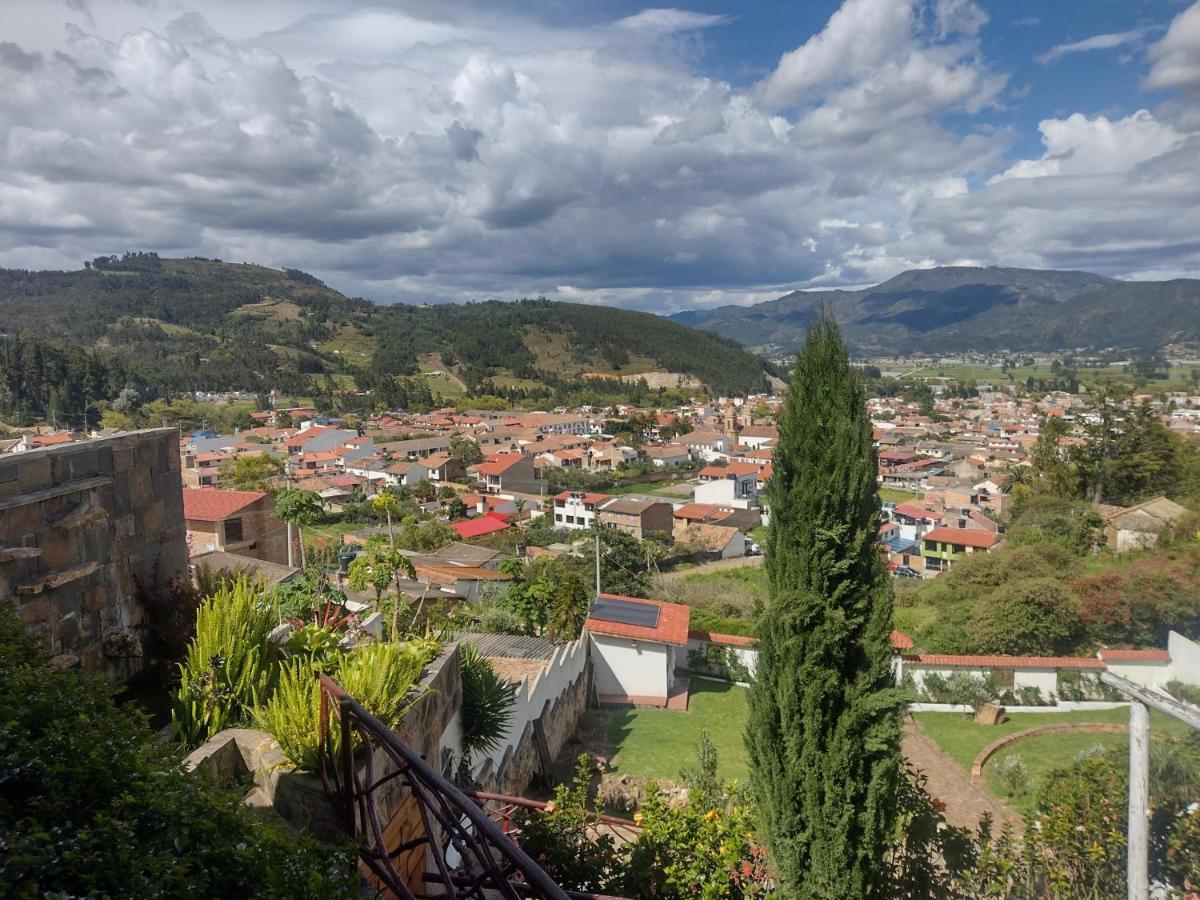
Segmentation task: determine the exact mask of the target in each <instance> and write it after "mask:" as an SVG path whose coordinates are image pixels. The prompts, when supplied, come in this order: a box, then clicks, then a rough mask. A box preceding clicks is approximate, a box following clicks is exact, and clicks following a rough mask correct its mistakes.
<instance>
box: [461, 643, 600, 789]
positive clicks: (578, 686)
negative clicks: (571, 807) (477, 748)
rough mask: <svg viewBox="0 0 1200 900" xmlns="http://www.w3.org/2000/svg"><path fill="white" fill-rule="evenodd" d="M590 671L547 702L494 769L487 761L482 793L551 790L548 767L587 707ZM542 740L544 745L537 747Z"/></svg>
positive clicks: (582, 673)
mask: <svg viewBox="0 0 1200 900" xmlns="http://www.w3.org/2000/svg"><path fill="white" fill-rule="evenodd" d="M591 671H592V670H591V666H585V667H584V670H583V671H582V672H580V673H579V675H578V676H577V677H576V679H575V681H574V682H573V683H572V684H571V685H570V686H568V687H567V689H566V690H565V691H563V693H562V694H560V695H559V696H558V698H557V699H556V700H553V701H550V700H548V701H546V706H545V708H544V709H543V711H542V715H541V716H539V717H538V718H537V719H535V720H533V721H530V722H528V723H526V725H525V728H524V730H523V731H522V733H521V738H520V740H518V741H517V742H516V743H515V744H514V745H512V746H510V747H509V749H508V751H507V752H506V753H505V754H504V756H503V758H501V760H500V763H499V764H498V765H497V766H496V767H495V768H493V767H492V765H491V761H490V760H488V761H487V763H486V764H485V766H484V769H483V771H482V772H480V774H479V780H480V783H481V784H482V785H483V786H484V790H487V791H490V792H492V793H496V794H509V795H511V796H516V797H520V796H524V794H525V793H526V791H528V790H529V787H530V785H532V784H534V783H539V784H541V785H542V786H543V787H547V788H548V787H551V785H550V784H549V779H550V774H551V773H550V767H551V765H552V763H553V761H554V759H555V757H557V756H558V754H559V751H561V750H562V748H563V745H564V744H566V742H567V740H568V739H569V738H570V737H571V736H572V735H573V734H575V729H576V727H577V726H578V725H579V717H580V716H581V715H583V711H584V710H585V709H586V708H587V702H588V693H589V690H590V687H591V679H590V678H589V676H590V674H591ZM539 729H540V731H541V734H540V735H539V733H538V732H539ZM543 739H544V740H545V744H544V745H543V746H542V747H540V748H539V746H538V745H539V743H540V742H541V741H542V740H543ZM543 754H544V756H543Z"/></svg>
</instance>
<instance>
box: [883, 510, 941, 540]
mask: <svg viewBox="0 0 1200 900" xmlns="http://www.w3.org/2000/svg"><path fill="white" fill-rule="evenodd" d="M891 518H892V521H893V522H894V523H895V524H896V531H897V536H898V537H900V538H902V539H903V540H905V541H909V542H916V541H919V540H921V538H922V537H924V536H925V533H926V532H927V531H932V530H933V529H934V528H936V527H937V526H938V525H939V524H940V523H941V521H942V513H940V512H934V511H933V510H932V509H926V508H925V507H924V506H922V505H921V504H920V503H918V502H916V501H914V500H910V501H908V502H907V503H901V504H900V505H899V506H897V507H896V508H895V509H893V510H892V514H891Z"/></svg>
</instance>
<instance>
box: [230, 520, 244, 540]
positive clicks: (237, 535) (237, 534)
mask: <svg viewBox="0 0 1200 900" xmlns="http://www.w3.org/2000/svg"><path fill="white" fill-rule="evenodd" d="M243 540H245V538H243V537H242V520H241V519H226V520H225V543H226V544H240V543H241V542H242V541H243Z"/></svg>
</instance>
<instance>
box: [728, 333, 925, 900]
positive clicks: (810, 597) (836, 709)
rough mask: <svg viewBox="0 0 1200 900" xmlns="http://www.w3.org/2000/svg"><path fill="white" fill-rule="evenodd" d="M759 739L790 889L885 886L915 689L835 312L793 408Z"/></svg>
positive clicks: (755, 770) (781, 473) (761, 777)
mask: <svg viewBox="0 0 1200 900" xmlns="http://www.w3.org/2000/svg"><path fill="white" fill-rule="evenodd" d="M773 465H774V476H773V477H772V482H771V488H770V492H769V500H770V506H771V527H770V531H769V536H768V538H767V550H766V565H767V572H768V575H769V576H770V583H771V592H770V601H769V603H768V604H767V606H766V608H765V609H764V610H762V614H761V620H760V628H759V634H760V639H759V645H758V667H757V673H756V682H755V685H754V687H753V689H752V690H751V693H750V719H749V724H748V728H747V734H746V744H747V749H748V751H749V756H750V768H751V781H752V784H753V787H754V790H755V793H756V795H757V799H758V812H759V816H760V822H761V825H762V828H763V830H764V832H765V838H766V842H767V846H768V850H769V851H770V858H771V862H772V865H773V867H774V869H775V871H776V875H777V877H778V880H779V888H780V895H781V896H783V897H836V898H839V900H844V898H850V897H869V896H872V895H874V894H876V893H877V892H878V891H879V890H880V889H881V883H882V870H883V856H884V852H885V850H886V848H887V845H888V843H889V840H890V838H891V831H892V827H893V823H894V821H895V808H894V797H895V789H896V781H897V777H898V772H899V760H900V753H899V744H900V713H901V709H902V703H903V700H902V695H901V692H900V691H899V690H898V689H897V688H896V687H895V681H894V678H893V675H892V668H891V664H892V654H891V648H890V645H889V635H890V632H891V628H892V594H891V585H890V581H889V579H888V576H887V573H886V571H885V570H884V567H883V564H882V562H881V559H880V556H879V552H878V550H877V549H876V541H877V528H878V523H879V490H878V487H877V485H876V482H875V474H876V459H875V450H874V448H873V446H872V440H871V422H870V419H869V418H868V416H867V410H866V403H865V396H864V393H863V389H862V385H861V383H860V381H859V379H858V377H857V375H856V374H855V372H854V371H853V369H851V367H850V361H849V358H848V356H847V354H846V347H845V345H844V344H843V343H842V338H841V334H840V332H839V331H838V327H837V324H836V323H835V322H834V320H833V318H832V316H831V315H830V314H829V313H828V312H823V313H822V315H821V317H820V319H819V321H817V322H816V323H815V324H814V325H812V326H811V327H810V328H809V332H808V338H807V341H806V343H805V345H804V349H803V350H802V351H801V353H800V356H799V358H798V359H797V360H796V371H795V376H794V378H793V380H792V384H791V387H790V389H789V392H788V396H787V399H786V402H785V403H784V407H783V410H782V413H781V415H780V420H779V441H778V443H777V445H776V449H775V456H774V460H773Z"/></svg>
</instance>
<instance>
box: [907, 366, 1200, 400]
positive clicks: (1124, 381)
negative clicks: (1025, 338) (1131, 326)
mask: <svg viewBox="0 0 1200 900" xmlns="http://www.w3.org/2000/svg"><path fill="white" fill-rule="evenodd" d="M1075 371H1076V374H1077V377H1078V378H1079V382H1080V384H1082V385H1083V386H1084V387H1085V388H1087V389H1088V390H1094V389H1095V388H1096V387H1097V386H1100V385H1103V384H1106V383H1109V384H1113V385H1121V386H1125V387H1132V386H1133V383H1134V379H1135V376H1134V374H1133V373H1132V372H1131V371H1129V370H1128V368H1127V367H1125V366H1103V367H1100V368H1095V369H1089V368H1080V369H1076V370H1075ZM1008 372H1009V375H1011V376H1012V377H1011V379H1010V378H1008V377H1007V376H1006V375H1005V374H1004V373H1003V372H1001V371H1000V367H999V366H998V365H996V366H987V365H972V364H966V363H946V364H943V365H937V366H923V367H921V368H913V369H910V370H909V371H907V372H905V373H904V374H903V375H902V376H901V378H906V379H917V380H936V379H938V378H953V379H955V380H958V381H977V382H991V383H992V384H996V385H1000V384H1004V383H1005V382H1006V381H1013V382H1016V383H1024V382H1025V380H1026V379H1028V378H1031V377H1032V378H1035V379H1044V380H1047V381H1050V380H1053V379H1054V378H1057V377H1059V376H1057V375H1055V374H1054V372H1053V371H1051V368H1050V364H1049V363H1045V364H1039V365H1033V366H1013V367H1012V368H1010V369H1009V370H1008ZM1190 372H1191V367H1189V366H1172V367H1171V368H1170V369H1169V370H1168V375H1167V378H1165V379H1163V380H1154V381H1150V382H1149V383H1148V384H1147V385H1146V387H1145V388H1144V390H1146V391H1147V392H1150V393H1158V392H1162V391H1177V390H1183V389H1185V388H1187V387H1188V386H1189V385H1190Z"/></svg>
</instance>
